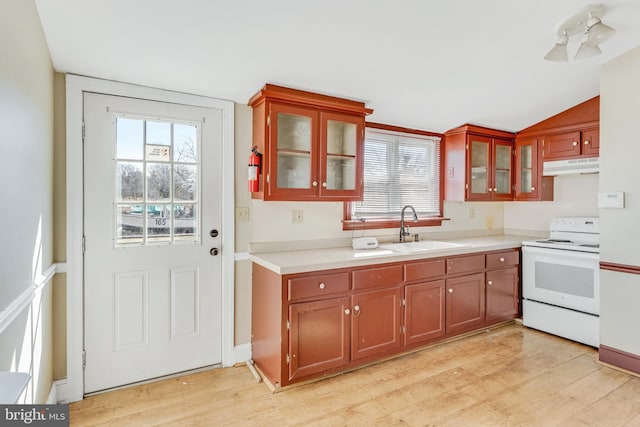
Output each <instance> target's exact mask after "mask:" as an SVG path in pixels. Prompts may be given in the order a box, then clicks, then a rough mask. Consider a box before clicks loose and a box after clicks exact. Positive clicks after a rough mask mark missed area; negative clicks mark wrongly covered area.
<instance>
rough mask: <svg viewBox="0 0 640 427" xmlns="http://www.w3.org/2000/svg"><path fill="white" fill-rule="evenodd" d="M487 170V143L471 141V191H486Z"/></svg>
mask: <svg viewBox="0 0 640 427" xmlns="http://www.w3.org/2000/svg"><path fill="white" fill-rule="evenodd" d="M488 170H489V144H487V143H486V142H482V141H471V192H472V193H476V194H477V193H486V192H487V191H488V188H489V185H488V182H487V176H488V173H487V172H488Z"/></svg>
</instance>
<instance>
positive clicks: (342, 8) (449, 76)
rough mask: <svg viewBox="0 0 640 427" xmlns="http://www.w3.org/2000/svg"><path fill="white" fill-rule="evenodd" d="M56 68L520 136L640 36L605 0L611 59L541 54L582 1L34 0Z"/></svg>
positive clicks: (635, 5) (635, 20)
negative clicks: (305, 97) (294, 93)
mask: <svg viewBox="0 0 640 427" xmlns="http://www.w3.org/2000/svg"><path fill="white" fill-rule="evenodd" d="M35 2H36V5H37V8H38V12H39V14H40V19H41V22H42V26H43V29H44V33H45V36H46V39H47V43H48V45H49V49H50V52H51V58H52V61H53V65H54V67H55V69H56V70H57V71H59V72H64V73H75V74H81V75H87V76H92V77H99V78H104V79H111V80H117V81H122V82H128V83H135V84H141V85H145V86H152V87H158V88H163V89H169V90H175V91H180V92H186V93H194V94H199V95H205V96H211V97H216V98H223V99H229V100H233V101H236V102H238V103H240V104H246V103H247V101H248V100H249V98H250V97H251V96H252V95H253V94H254V93H255V92H256V91H258V90H259V89H260V88H261V87H262V86H263V85H264V84H265V83H274V84H279V85H283V86H288V87H293V88H298V89H303V90H309V91H313V92H319V93H324V94H328V95H334V96H340V97H345V98H349V99H355V100H360V101H364V102H365V103H366V104H367V106H368V107H370V108H373V109H374V113H373V115H372V116H370V117H369V118H368V120H370V121H375V122H379V123H387V124H393V125H397V126H404V127H411V128H416V129H424V130H430V131H434V132H444V131H445V130H447V129H450V128H453V127H456V126H458V125H461V124H464V123H474V124H478V125H484V126H489V127H493V128H497V129H503V130H509V131H518V130H521V129H524V128H526V127H528V126H530V125H532V124H534V123H536V122H538V121H540V120H543V119H545V118H547V117H549V116H551V115H554V114H556V113H558V112H560V111H563V110H564V109H566V108H568V107H571V106H573V105H575V104H577V103H580V102H582V101H585V100H587V99H590V98H592V97H594V96H596V95H598V94H599V85H600V77H599V75H600V67H601V66H602V64H604V63H606V62H607V61H609V60H611V59H612V58H614V57H616V56H618V55H620V54H622V53H624V52H626V51H628V50H629V49H631V48H633V47H635V46H636V45H638V44H639V43H640V1H638V0H602V1H600V2H599V3H598V4H602V5H603V6H604V8H605V13H604V15H603V16H602V21H603V22H604V23H605V24H607V25H610V26H612V27H613V28H615V29H616V30H617V34H616V35H615V37H613V38H612V39H611V40H609V41H607V42H605V43H603V44H602V45H601V48H602V51H603V54H602V55H600V56H597V57H593V58H588V59H584V60H579V61H578V60H573V59H572V56H573V55H574V54H575V51H576V49H577V48H578V45H579V39H580V37H579V36H576V37H573V38H572V39H571V40H570V41H569V56H570V60H569V62H567V63H555V62H548V61H545V60H543V59H542V58H543V57H544V55H545V54H546V53H547V52H548V51H549V49H551V47H553V45H554V43H555V41H556V29H557V27H558V26H559V25H560V24H561V23H562V22H564V21H565V20H567V19H568V18H570V17H571V16H572V15H574V14H575V13H576V12H578V11H579V10H580V9H582V8H583V7H585V6H587V5H589V4H593V2H589V1H581V0H563V1H558V0H520V1H513V0H483V1H477V0H395V1H394V0H321V1H318V0H315V1H314V0H269V1H263V0H181V1H170V0H135V1H131V0H35Z"/></svg>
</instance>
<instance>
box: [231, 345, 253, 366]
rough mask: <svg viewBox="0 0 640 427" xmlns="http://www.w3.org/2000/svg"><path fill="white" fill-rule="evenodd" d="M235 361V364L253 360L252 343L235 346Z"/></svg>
mask: <svg viewBox="0 0 640 427" xmlns="http://www.w3.org/2000/svg"><path fill="white" fill-rule="evenodd" d="M233 360H234V364H235V363H242V362H246V361H247V360H251V343H246V344H240V345H237V346H235V347H234V348H233Z"/></svg>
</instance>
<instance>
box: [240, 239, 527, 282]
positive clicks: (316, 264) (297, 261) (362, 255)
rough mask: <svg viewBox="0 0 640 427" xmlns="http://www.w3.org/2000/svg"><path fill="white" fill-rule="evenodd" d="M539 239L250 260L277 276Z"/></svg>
mask: <svg viewBox="0 0 640 427" xmlns="http://www.w3.org/2000/svg"><path fill="white" fill-rule="evenodd" d="M536 239H539V237H532V236H517V235H508V234H501V235H494V236H482V237H470V238H458V239H438V240H439V241H445V242H451V243H457V244H461V245H463V246H460V247H455V248H448V249H438V250H429V251H420V252H410V253H409V252H397V251H393V250H389V249H388V248H389V246H390V245H383V246H384V247H379V248H377V249H363V250H358V251H356V250H353V249H352V248H351V247H340V248H329V249H306V250H295V251H282V252H265V253H254V254H251V256H250V259H251V261H252V262H255V263H256V264H259V265H261V266H263V267H265V268H268V269H269V270H271V271H273V272H275V273H277V274H280V275H284V274H293V273H303V272H310V271H320V270H329V269H334V268H346V267H358V266H364V265H372V264H384V263H389V262H398V261H413V260H418V259H426V258H438V257H443V256H450V255H461V254H467V253H474V252H487V251H495V250H501V249H512V248H519V247H520V246H521V244H522V242H523V241H525V240H536ZM391 247H392V246H391Z"/></svg>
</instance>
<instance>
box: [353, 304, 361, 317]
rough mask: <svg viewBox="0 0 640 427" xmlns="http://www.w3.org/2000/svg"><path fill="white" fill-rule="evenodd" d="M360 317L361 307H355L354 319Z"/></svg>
mask: <svg viewBox="0 0 640 427" xmlns="http://www.w3.org/2000/svg"><path fill="white" fill-rule="evenodd" d="M358 316H360V306H359V305H355V306H353V317H358Z"/></svg>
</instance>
